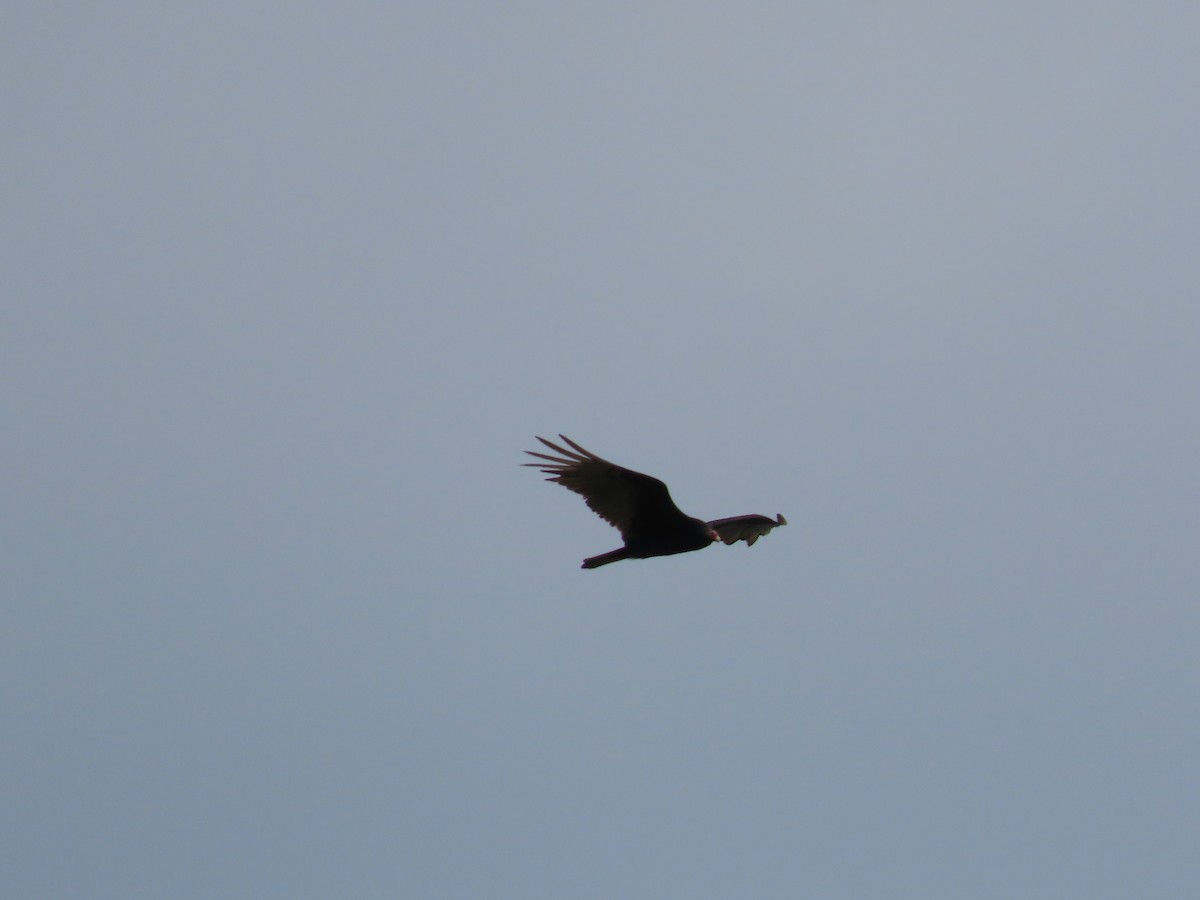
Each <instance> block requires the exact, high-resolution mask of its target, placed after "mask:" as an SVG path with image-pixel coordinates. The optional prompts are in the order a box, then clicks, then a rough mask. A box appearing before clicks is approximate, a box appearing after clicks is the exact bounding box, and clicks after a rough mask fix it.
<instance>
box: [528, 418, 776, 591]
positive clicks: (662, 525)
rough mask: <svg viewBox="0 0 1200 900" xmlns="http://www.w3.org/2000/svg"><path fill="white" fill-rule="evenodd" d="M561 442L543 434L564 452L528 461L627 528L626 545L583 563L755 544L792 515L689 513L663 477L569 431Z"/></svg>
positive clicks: (606, 517)
mask: <svg viewBox="0 0 1200 900" xmlns="http://www.w3.org/2000/svg"><path fill="white" fill-rule="evenodd" d="M559 437H560V438H561V439H562V440H563V442H564V443H566V444H567V447H569V448H570V449H567V447H560V446H559V445H558V444H554V443H551V442H550V441H548V440H546V439H545V438H543V437H539V438H538V440H539V441H541V442H542V443H543V444H545V445H546V446H547V447H549V448H550V449H551V450H553V451H554V452H555V453H557V454H558V456H550V455H548V454H546V453H535V452H534V451H533V450H526V451H525V452H526V453H528V454H529V455H530V456H536V457H537V458H538V459H540V460H543V461H542V462H533V463H525V465H527V466H534V467H535V468H538V469H540V470H541V471H542V472H543V473H544V474H546V475H548V476H549V477H548V478H547V479H546V480H547V481H556V482H558V483H559V484H561V485H562V486H563V487H565V488H567V489H568V490H571V491H574V492H575V493H577V494H579V495H581V496H582V497H583V499H584V500H585V501H586V502H587V505H588V507H589V508H590V509H591V510H592V511H593V512H594V513H596V515H598V516H600V518H602V519H604V521H606V522H608V523H609V524H610V525H612V526H613V527H614V528H616V529H617V530H618V531H620V532H621V537H622V538H623V539H624V540H625V546H624V547H621V548H619V549H617V550H611V551H609V552H608V553H601V554H600V555H599V556H592V557H589V558H588V559H585V560H584V561H583V568H585V569H594V568H596V567H597V566H604V565H607V564H608V563H611V562H616V561H617V560H619V559H646V558H647V557H651V556H670V555H671V554H673V553H687V552H688V551H689V550H700V549H702V548H704V547H707V546H708V545H709V544H711V543H713V542H714V541H724V542H725V543H726V544H733V543H735V542H737V541H742V540H744V541H745V542H746V544H747V545H751V544H753V543H754V542H755V541H757V540H758V539H759V538H760V537H762V536H763V535H764V534H767V533H768V532H769V531H770V530H771V529H772V528H775V527H776V526H778V525H786V524H787V519H785V518H784V517H783V516H777V517H776V518H774V519H768V518H767V517H766V516H758V515H750V516H732V517H730V518H727V519H714V520H713V521H711V522H705V521H704V520H703V519H693V518H692V517H691V516H687V515H684V513H683V512H681V511H680V509H679V507H677V506H676V505H675V503H674V502H673V501H672V500H671V494H670V492H669V491H668V490H667V486H666V485H665V484H663V483H662V482H661V481H659V480H658V479H657V478H652V477H651V476H649V475H643V474H642V473H641V472H634V471H633V470H632V469H626V468H624V467H623V466H618V465H616V464H615V463H610V462H609V461H608V460H605V459H601V458H600V457H598V456H596V454H594V453H591V452H590V451H588V450H585V449H583V447H580V446H579V445H578V444H576V443H575V442H574V441H573V440H571V439H570V438H569V437H567V436H566V435H562V434H560V435H559Z"/></svg>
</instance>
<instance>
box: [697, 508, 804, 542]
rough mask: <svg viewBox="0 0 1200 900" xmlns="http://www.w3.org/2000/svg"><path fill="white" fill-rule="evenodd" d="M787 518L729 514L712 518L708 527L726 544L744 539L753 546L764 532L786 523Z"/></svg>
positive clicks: (766, 532)
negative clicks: (723, 517)
mask: <svg viewBox="0 0 1200 900" xmlns="http://www.w3.org/2000/svg"><path fill="white" fill-rule="evenodd" d="M786 524H787V519H785V518H784V517H783V516H779V515H777V516H776V517H775V518H774V519H769V518H767V517H766V516H757V515H753V516H730V517H729V518H728V519H713V521H711V522H709V523H708V527H709V528H711V529H712V530H713V531H715V532H716V533H717V534H719V535H720V536H721V540H722V541H724V542H725V543H726V544H736V543H737V542H738V541H745V542H746V545H747V546H750V547H752V546H754V542H755V541H757V540H758V539H759V538H760V537H762V536H763V535H764V534H769V533H770V531H771V529H772V528H775V527H777V526H779V525H786Z"/></svg>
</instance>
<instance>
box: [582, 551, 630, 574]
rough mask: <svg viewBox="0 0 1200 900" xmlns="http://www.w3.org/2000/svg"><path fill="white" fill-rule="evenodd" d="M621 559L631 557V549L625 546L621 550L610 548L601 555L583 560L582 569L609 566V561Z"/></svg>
mask: <svg viewBox="0 0 1200 900" xmlns="http://www.w3.org/2000/svg"><path fill="white" fill-rule="evenodd" d="M619 559H629V550H628V549H626V548H625V547H622V548H620V549H619V550H610V551H609V552H608V553H601V554H600V555H599V556H589V557H588V558H587V559H585V560H584V561H583V565H582V566H580V568H582V569H595V568H597V567H599V566H607V565H608V564H609V563H613V562H616V561H617V560H619Z"/></svg>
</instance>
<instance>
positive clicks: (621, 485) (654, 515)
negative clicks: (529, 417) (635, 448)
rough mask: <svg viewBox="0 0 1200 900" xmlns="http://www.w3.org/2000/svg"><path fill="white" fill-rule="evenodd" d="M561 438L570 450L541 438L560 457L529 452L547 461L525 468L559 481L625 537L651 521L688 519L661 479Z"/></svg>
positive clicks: (550, 479) (566, 438) (549, 479)
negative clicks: (532, 468)
mask: <svg viewBox="0 0 1200 900" xmlns="http://www.w3.org/2000/svg"><path fill="white" fill-rule="evenodd" d="M559 437H560V438H561V439H562V440H563V441H564V442H565V443H566V444H567V447H560V446H559V445H558V444H554V443H551V442H550V441H548V440H546V439H545V438H543V437H539V438H538V440H539V441H541V442H542V443H543V444H545V445H546V446H547V447H549V448H550V449H551V450H553V451H554V452H555V453H557V454H558V456H550V455H548V454H546V453H535V452H534V451H533V450H526V451H525V452H526V453H528V454H529V455H530V456H536V457H537V458H538V459H540V460H543V461H542V462H532V463H525V465H527V466H534V467H536V468H538V469H540V470H541V471H542V472H543V473H544V474H546V475H548V476H549V477H548V478H547V479H546V480H547V481H556V482H558V483H559V484H561V485H562V486H563V487H565V488H567V489H568V490H572V491H574V492H575V493H577V494H579V495H581V496H582V497H583V499H584V500H585V501H586V502H587V505H588V507H589V508H590V509H591V510H592V511H593V512H594V513H596V514H597V515H598V516H600V518H602V519H604V520H605V521H606V522H608V523H609V524H610V525H612V526H614V527H615V528H616V529H617V530H619V531H620V532H621V536H622V537H625V538H628V532H630V531H631V530H635V531H636V530H638V528H639V526H641V525H644V524H647V523H650V522H662V521H671V520H673V519H675V518H676V517H678V518H680V519H684V518H686V516H684V514H683V513H682V512H681V511H680V510H679V507H677V506H676V505H675V503H674V501H672V500H671V494H670V492H668V491H667V486H666V485H665V484H663V483H662V482H661V481H659V480H658V479H657V478H652V477H651V476H649V475H643V474H642V473H641V472H634V471H633V470H632V469H626V468H625V467H624V466H618V465H616V464H615V463H610V462H609V461H608V460H606V459H601V458H600V457H599V456H597V455H596V454H594V453H592V452H590V451H588V450H585V449H584V448H583V447H580V446H579V445H578V444H577V443H575V442H574V441H573V440H571V439H570V438H569V437H567V436H566V435H562V434H560V435H559ZM568 447H569V448H570V449H568Z"/></svg>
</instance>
